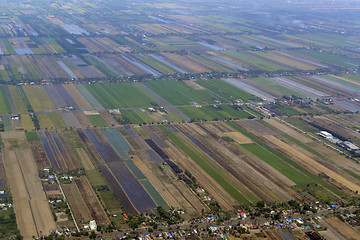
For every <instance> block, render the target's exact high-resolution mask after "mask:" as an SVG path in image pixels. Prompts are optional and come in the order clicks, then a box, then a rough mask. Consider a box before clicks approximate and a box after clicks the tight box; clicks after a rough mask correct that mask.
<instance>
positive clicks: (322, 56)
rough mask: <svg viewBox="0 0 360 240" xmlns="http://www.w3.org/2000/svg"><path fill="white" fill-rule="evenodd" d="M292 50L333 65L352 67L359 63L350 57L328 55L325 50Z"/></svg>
mask: <svg viewBox="0 0 360 240" xmlns="http://www.w3.org/2000/svg"><path fill="white" fill-rule="evenodd" d="M294 52H296V53H300V54H303V55H305V56H308V57H312V58H315V59H318V60H320V61H322V62H325V63H330V64H333V65H338V66H341V67H346V68H354V67H355V66H356V65H358V64H359V63H358V62H355V61H352V60H351V59H348V58H346V57H342V56H334V55H330V54H328V53H325V52H317V51H312V50H308V49H299V50H294ZM349 63H351V64H349Z"/></svg>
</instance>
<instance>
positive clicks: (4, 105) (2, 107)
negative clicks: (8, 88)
mask: <svg viewBox="0 0 360 240" xmlns="http://www.w3.org/2000/svg"><path fill="white" fill-rule="evenodd" d="M0 113H12V111H11V106H10V103H9V99H8V97H7V95H6V93H5V89H4V87H3V86H0Z"/></svg>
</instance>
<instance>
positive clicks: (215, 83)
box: [196, 79, 260, 103]
mask: <svg viewBox="0 0 360 240" xmlns="http://www.w3.org/2000/svg"><path fill="white" fill-rule="evenodd" d="M196 83H197V84H199V85H201V86H203V87H205V88H207V89H209V90H210V91H212V92H213V93H214V94H216V95H219V96H220V97H222V98H224V99H226V100H228V101H231V102H233V103H234V102H236V100H241V101H243V102H249V101H256V102H257V101H260V99H259V98H257V97H255V96H254V95H251V94H249V93H248V92H245V91H243V90H241V89H239V88H234V86H233V85H231V84H229V83H227V82H225V81H223V80H221V79H209V80H201V79H199V80H197V81H196Z"/></svg>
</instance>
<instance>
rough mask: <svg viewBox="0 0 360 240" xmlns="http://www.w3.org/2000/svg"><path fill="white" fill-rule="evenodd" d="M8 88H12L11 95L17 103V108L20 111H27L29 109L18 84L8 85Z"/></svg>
mask: <svg viewBox="0 0 360 240" xmlns="http://www.w3.org/2000/svg"><path fill="white" fill-rule="evenodd" d="M8 88H9V90H10V93H11V97H12V99H13V101H14V103H15V107H16V110H17V111H18V112H19V113H25V112H27V111H28V109H27V107H26V105H25V103H24V101H23V98H22V97H21V94H20V93H19V90H18V88H17V87H16V86H8Z"/></svg>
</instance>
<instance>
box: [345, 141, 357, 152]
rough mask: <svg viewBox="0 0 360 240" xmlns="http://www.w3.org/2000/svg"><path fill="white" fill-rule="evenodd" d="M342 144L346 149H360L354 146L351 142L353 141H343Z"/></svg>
mask: <svg viewBox="0 0 360 240" xmlns="http://www.w3.org/2000/svg"><path fill="white" fill-rule="evenodd" d="M343 145H344V146H345V147H346V148H347V149H349V150H351V151H356V150H359V149H360V148H359V147H358V146H356V145H355V144H353V143H351V142H349V141H344V142H343Z"/></svg>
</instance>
